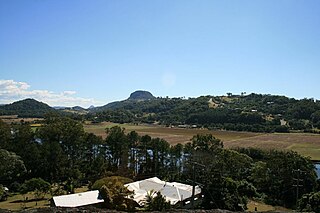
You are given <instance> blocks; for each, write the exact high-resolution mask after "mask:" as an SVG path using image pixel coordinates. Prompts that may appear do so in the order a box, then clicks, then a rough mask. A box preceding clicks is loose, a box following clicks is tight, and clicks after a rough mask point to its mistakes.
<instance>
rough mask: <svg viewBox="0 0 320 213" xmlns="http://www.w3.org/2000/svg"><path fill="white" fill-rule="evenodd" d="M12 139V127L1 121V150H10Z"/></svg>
mask: <svg viewBox="0 0 320 213" xmlns="http://www.w3.org/2000/svg"><path fill="white" fill-rule="evenodd" d="M10 139H11V130H10V126H9V125H8V124H6V123H5V122H3V121H2V120H1V119H0V149H8V148H9V146H10V145H9V143H10Z"/></svg>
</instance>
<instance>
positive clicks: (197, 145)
mask: <svg viewBox="0 0 320 213" xmlns="http://www.w3.org/2000/svg"><path fill="white" fill-rule="evenodd" d="M191 141H192V147H193V149H194V150H214V149H217V148H223V143H222V141H221V140H220V139H217V138H215V137H214V136H213V135H211V134H207V135H201V134H197V135H196V136H193V137H192V139H191Z"/></svg>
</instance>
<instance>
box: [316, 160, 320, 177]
mask: <svg viewBox="0 0 320 213" xmlns="http://www.w3.org/2000/svg"><path fill="white" fill-rule="evenodd" d="M316 172H317V175H318V179H320V163H317V164H316Z"/></svg>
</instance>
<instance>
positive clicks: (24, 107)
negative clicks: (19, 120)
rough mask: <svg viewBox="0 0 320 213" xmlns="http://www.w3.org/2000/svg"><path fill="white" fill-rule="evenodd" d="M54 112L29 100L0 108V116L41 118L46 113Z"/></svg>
mask: <svg viewBox="0 0 320 213" xmlns="http://www.w3.org/2000/svg"><path fill="white" fill-rule="evenodd" d="M55 111H56V110H55V109H53V108H52V107H50V106H49V105H47V104H45V103H42V102H39V101H37V100H34V99H31V98H28V99H25V100H21V101H16V102H13V103H11V104H6V105H2V106H0V115H18V116H19V117H43V116H44V115H45V114H46V113H48V112H55Z"/></svg>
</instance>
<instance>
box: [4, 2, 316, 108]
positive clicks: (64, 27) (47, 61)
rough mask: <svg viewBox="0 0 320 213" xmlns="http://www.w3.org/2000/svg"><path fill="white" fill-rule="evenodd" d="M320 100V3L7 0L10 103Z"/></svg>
mask: <svg viewBox="0 0 320 213" xmlns="http://www.w3.org/2000/svg"><path fill="white" fill-rule="evenodd" d="M138 89H139V90H148V91H150V92H151V93H153V94H154V95H155V96H162V97H164V96H169V97H183V96H185V97H197V96H200V95H223V94H225V93H227V92H231V93H234V94H240V92H247V93H251V92H255V93H263V94H277V95H286V96H289V97H294V98H299V99H300V98H305V97H307V98H315V99H320V93H319V92H320V1H319V0H250V1H246V0H241V1H239V0H226V1H225V0H152V1H150V0H145V1H142V0H67V1H65V0H0V103H9V102H12V101H16V100H19V99H23V98H27V97H31V98H36V99H37V100H40V101H44V102H46V103H48V104H49V105H53V106H57V105H59V106H74V105H80V106H84V107H88V106H89V105H91V104H93V105H103V104H106V103H108V102H111V101H115V100H122V99H126V98H128V97H129V95H130V93H131V92H133V91H135V90H138Z"/></svg>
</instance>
